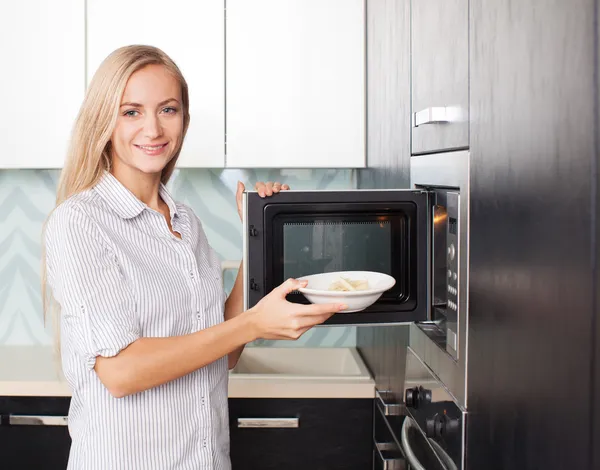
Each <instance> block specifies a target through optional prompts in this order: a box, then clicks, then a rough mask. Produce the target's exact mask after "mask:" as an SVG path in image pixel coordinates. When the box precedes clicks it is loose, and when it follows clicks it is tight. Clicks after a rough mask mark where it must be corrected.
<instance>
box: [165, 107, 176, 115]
mask: <svg viewBox="0 0 600 470" xmlns="http://www.w3.org/2000/svg"><path fill="white" fill-rule="evenodd" d="M163 112H164V113H165V114H175V113H176V112H177V108H173V107H168V108H164V109H163Z"/></svg>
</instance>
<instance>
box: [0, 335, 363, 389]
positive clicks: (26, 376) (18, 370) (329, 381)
mask: <svg viewBox="0 0 600 470" xmlns="http://www.w3.org/2000/svg"><path fill="white" fill-rule="evenodd" d="M316 357H318V358H319V360H318V361H315V358H316ZM275 359H278V364H277V363H276V362H277V361H275ZM261 361H262V362H261ZM265 361H266V363H265ZM285 361H288V363H289V364H290V367H289V368H286V367H285ZM282 364H283V365H282ZM327 367H329V370H330V371H333V372H331V373H329V372H328V370H327ZM277 368H279V369H278V370H276V369H277ZM319 368H321V370H318V369H319ZM288 369H289V370H288ZM255 371H256V372H255ZM0 396H36V397H51V396H53V397H57V396H58V397H61V396H62V397H69V396H71V391H70V389H69V386H68V384H67V383H66V381H65V379H64V377H63V375H62V372H61V368H60V359H59V357H58V355H57V353H56V351H55V350H54V348H52V347H50V346H3V347H0ZM374 396H375V382H374V381H373V379H372V378H371V377H370V375H369V373H368V371H367V369H366V367H365V366H364V363H363V362H362V360H361V359H360V356H359V355H358V353H357V352H356V350H355V349H354V348H257V347H251V348H246V350H245V351H244V354H243V355H242V358H241V360H240V364H239V365H238V367H236V369H234V371H232V372H230V374H229V397H230V398H373V397H374Z"/></svg>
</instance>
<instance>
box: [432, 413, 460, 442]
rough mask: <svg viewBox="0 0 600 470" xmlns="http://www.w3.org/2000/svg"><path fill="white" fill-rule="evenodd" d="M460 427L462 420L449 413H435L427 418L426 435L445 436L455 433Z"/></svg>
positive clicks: (433, 437) (436, 437) (435, 437)
mask: <svg viewBox="0 0 600 470" xmlns="http://www.w3.org/2000/svg"><path fill="white" fill-rule="evenodd" d="M459 428H460V421H459V420H458V419H456V418H449V417H448V416H447V415H441V416H440V415H435V417H433V418H427V419H426V420H425V435H426V436H427V437H429V438H431V439H439V438H445V437H447V436H451V435H453V434H455V433H456V432H457V431H458V429H459Z"/></svg>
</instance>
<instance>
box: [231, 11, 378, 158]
mask: <svg viewBox="0 0 600 470" xmlns="http://www.w3.org/2000/svg"><path fill="white" fill-rule="evenodd" d="M226 23H227V31H226V43H227V54H226V69H227V111H226V114H227V166H228V167H232V168H248V167H253V168H281V167H291V168H294V167H296V168H352V167H364V166H365V163H366V160H365V127H366V123H365V2H364V1H363V0H254V1H251V2H249V1H247V0H228V1H227V21H226Z"/></svg>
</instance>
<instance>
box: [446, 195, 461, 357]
mask: <svg viewBox="0 0 600 470" xmlns="http://www.w3.org/2000/svg"><path fill="white" fill-rule="evenodd" d="M446 198H447V199H446V210H447V217H448V219H447V224H446V255H447V260H446V266H447V273H446V276H447V278H448V279H447V290H448V292H447V299H448V302H447V304H446V316H447V320H446V350H447V352H448V353H449V354H450V355H451V356H452V357H454V358H455V359H457V358H458V342H459V338H458V321H459V308H460V307H459V306H460V298H459V292H460V289H459V285H460V284H459V280H460V273H459V269H458V266H459V259H460V257H459V254H460V253H459V240H460V236H459V235H460V224H459V221H460V219H459V212H460V207H459V201H460V197H459V193H458V192H448V193H446Z"/></svg>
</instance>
